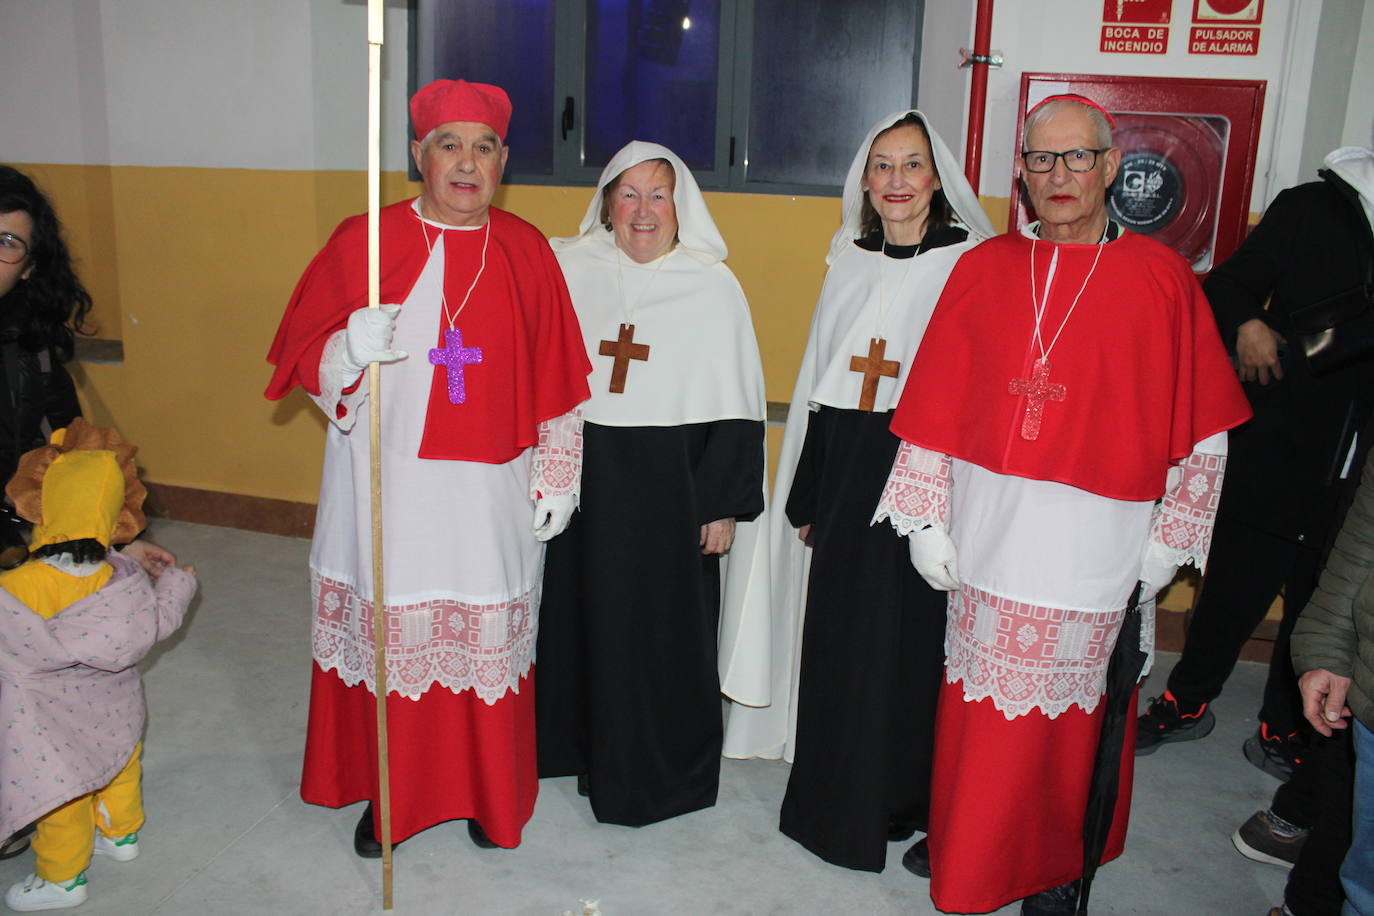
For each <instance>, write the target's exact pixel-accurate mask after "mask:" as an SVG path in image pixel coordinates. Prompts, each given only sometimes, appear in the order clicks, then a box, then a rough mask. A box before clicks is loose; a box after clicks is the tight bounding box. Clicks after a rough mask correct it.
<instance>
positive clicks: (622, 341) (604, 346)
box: [599, 324, 649, 394]
mask: <svg viewBox="0 0 1374 916" xmlns="http://www.w3.org/2000/svg"><path fill="white" fill-rule="evenodd" d="M599 352H600V353H601V355H602V356H613V357H615V364H614V365H613V366H612V367H611V394H624V393H625V374H626V373H627V372H629V371H630V360H632V359H638V360H648V358H649V345H648V344H637V343H635V326H634V325H632V324H622V325H621V326H620V336H619V337H617V338H616V339H615V340H603V341H601V349H600V351H599Z"/></svg>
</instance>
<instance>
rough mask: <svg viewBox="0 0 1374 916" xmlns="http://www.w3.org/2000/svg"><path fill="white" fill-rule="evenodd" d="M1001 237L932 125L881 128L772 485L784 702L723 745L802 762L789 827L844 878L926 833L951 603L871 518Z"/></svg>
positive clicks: (847, 198)
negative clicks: (949, 333)
mask: <svg viewBox="0 0 1374 916" xmlns="http://www.w3.org/2000/svg"><path fill="white" fill-rule="evenodd" d="M992 234H993V230H992V226H991V225H990V224H989V222H988V220H987V217H986V216H985V215H984V213H983V211H982V209H981V208H980V206H979V204H978V198H977V195H976V194H975V193H974V192H973V189H972V188H971V187H970V186H969V185H968V183H967V182H966V181H965V180H964V177H963V175H962V174H961V172H960V170H959V168H958V165H957V163H956V162H955V161H954V158H953V156H952V155H951V154H950V152H949V150H948V149H947V148H946V147H945V145H944V143H943V142H942V141H941V140H940V138H939V137H938V136H937V135H936V134H935V133H934V132H933V131H932V130H931V129H930V126H929V124H928V122H927V121H926V118H925V116H924V115H923V114H921V113H920V112H918V111H900V112H895V113H894V114H892V115H889V116H888V117H886V118H884V119H883V120H881V121H879V122H878V123H877V124H876V125H874V127H873V128H872V130H870V131H869V134H868V136H867V137H865V138H864V141H863V143H862V144H861V145H860V146H859V149H858V152H857V153H856V155H855V157H854V161H853V164H852V165H851V166H850V169H849V173H848V177H847V178H846V180H845V186H844V197H843V216H842V222H841V226H840V228H839V230H838V231H837V232H836V233H835V236H834V238H833V239H832V241H831V245H830V252H829V255H828V256H827V258H826V262H827V263H828V264H829V271H828V272H827V274H826V278H825V284H824V286H823V287H822V290H821V296H820V300H819V302H818V303H817V305H816V311H815V316H814V318H813V321H812V325H811V336H810V339H809V341H808V343H807V348H806V352H805V355H804V357H803V360H802V367H801V372H800V374H799V376H798V378H797V385H796V389H795V393H794V395H793V399H792V406H791V412H790V414H789V416H788V422H787V430H786V436H785V439H784V443H783V449H782V457H781V460H780V462H779V469H778V477H777V481H776V486H775V490H774V501H775V503H776V504H778V505H781V506H785V508H786V519H787V521H788V522H790V529H789V527H788V526H787V525H786V524H784V523H783V521H782V520H781V519H780V518H775V520H774V523H773V528H774V530H773V532H772V536H773V539H774V541H773V546H774V554H773V562H772V565H773V575H774V581H773V602H774V634H773V650H774V656H775V658H778V659H780V661H778V662H777V663H775V666H774V669H773V674H774V681H773V687H772V694H773V698H774V703H773V706H772V707H771V708H770V709H757V710H755V709H738V708H736V709H734V710H732V711H731V717H730V729H729V735H728V739H727V745H726V753H727V754H729V755H730V756H778V754H779V753H781V755H782V756H784V757H787V758H789V759H791V760H792V762H793V766H792V773H791V777H790V779H789V781H788V786H787V794H786V797H785V799H784V801H783V806H782V815H781V829H782V831H783V833H785V834H787V835H788V836H790V837H792V838H793V839H795V840H797V842H799V843H801V844H802V845H804V846H805V847H806V848H807V849H809V850H811V851H812V852H814V853H815V854H816V855H818V856H820V857H821V858H823V859H825V860H826V861H828V862H833V863H835V864H837V865H843V866H847V867H849V868H857V869H866V870H870V871H881V870H882V868H883V866H884V864H885V861H886V857H887V843H888V841H889V840H897V839H905V838H907V837H909V836H911V834H912V833H913V832H914V831H915V830H919V829H924V827H925V819H926V816H927V808H928V803H929V783H930V765H931V737H932V734H933V732H934V714H935V698H936V694H937V691H938V687H939V681H940V675H941V670H942V667H943V663H944V651H943V640H944V626H945V603H946V594H945V593H944V592H939V591H935V590H933V589H932V588H930V586H928V585H927V584H926V583H925V582H924V581H923V580H922V579H921V577H920V575H919V574H918V573H917V572H916V570H915V569H914V568H913V567H912V564H911V560H910V559H909V557H908V550H907V544H906V543H905V539H903V538H899V537H894V536H893V535H894V532H892V531H891V530H888V529H887V528H886V527H885V526H879V527H871V526H870V522H871V520H872V518H873V513H874V510H875V508H876V507H877V504H878V498H879V496H881V494H882V490H883V485H884V482H885V481H886V478H887V474H888V472H889V471H890V470H891V468H892V461H893V457H894V455H895V454H896V452H897V446H898V444H899V440H898V439H897V437H896V436H894V435H893V434H892V433H891V432H889V431H888V423H889V421H890V419H891V416H892V411H893V409H894V408H895V407H896V406H897V399H898V397H899V396H900V394H901V392H902V388H903V386H904V385H905V381H906V376H907V372H908V370H909V369H910V365H911V360H912V357H913V356H914V355H915V353H916V349H917V345H918V344H919V343H920V341H921V335H922V334H923V333H924V331H925V326H926V322H927V321H928V320H929V318H930V314H931V312H932V310H933V309H934V307H935V303H936V301H937V300H938V299H939V297H940V291H941V289H942V288H943V287H944V283H945V280H946V278H947V277H948V276H949V272H950V270H951V269H952V268H953V267H954V263H955V261H956V260H957V259H958V258H959V256H960V255H961V254H962V253H963V252H964V251H967V250H968V249H969V248H971V247H972V246H973V245H974V244H976V243H977V242H979V241H981V240H982V239H983V238H986V237H988V236H990V235H992ZM798 652H799V653H800V659H799V661H795V660H796V656H797V653H798ZM789 658H791V659H794V663H793V664H790V665H789V664H786V662H785V660H786V659H789ZM794 671H796V672H798V674H797V677H796V679H795V680H792V679H791V677H790V676H791V674H792V672H794ZM789 695H790V700H791V702H790V708H789V707H788V704H786V703H785V702H784V701H783V700H782V699H780V698H786V697H789Z"/></svg>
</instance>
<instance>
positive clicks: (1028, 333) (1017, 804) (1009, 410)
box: [892, 233, 1250, 913]
mask: <svg viewBox="0 0 1374 916" xmlns="http://www.w3.org/2000/svg"><path fill="white" fill-rule="evenodd" d="M1031 247H1032V245H1031V240H1030V239H1028V238H1025V237H1024V236H1020V235H1010V234H1008V235H1002V236H999V237H998V238H995V239H992V240H990V241H987V242H984V243H983V244H982V245H980V246H978V247H977V248H975V249H973V250H972V251H970V252H968V253H967V254H965V255H964V256H963V257H962V258H961V259H960V261H959V263H958V265H957V266H956V267H955V269H954V272H953V273H952V274H951V276H950V278H949V282H948V283H947V284H946V286H945V290H944V293H943V295H942V296H941V299H940V302H939V304H938V305H937V307H936V309H935V313H934V315H933V316H932V318H931V321H930V325H929V327H928V328H927V330H926V334H925V337H924V338H922V341H921V346H920V349H919V351H918V352H917V355H916V359H915V361H914V362H913V364H912V369H911V373H910V375H909V377H908V380H907V384H906V388H905V390H904V392H903V394H902V400H901V402H900V403H899V405H898V407H897V410H896V413H895V414H894V417H893V421H892V430H893V432H895V433H897V434H898V435H899V436H901V437H902V438H903V439H905V440H906V441H908V442H911V443H914V444H916V445H919V446H922V447H924V448H928V449H931V450H934V451H938V452H942V453H944V454H948V455H953V456H955V457H957V458H961V459H963V460H965V461H968V462H970V463H972V464H977V465H980V466H982V467H984V468H986V469H988V470H990V471H993V472H995V473H998V474H1005V475H1010V476H1014V477H1023V478H1028V479H1032V480H1046V481H1055V482H1058V483H1063V484H1067V485H1069V486H1074V487H1078V488H1080V489H1083V490H1087V491H1089V492H1092V493H1096V494H1098V495H1101V496H1104V497H1107V498H1109V499H1116V500H1130V501H1149V500H1154V499H1156V498H1158V497H1160V496H1162V495H1163V494H1164V491H1165V483H1166V477H1167V473H1168V470H1169V467H1170V466H1171V465H1172V464H1176V463H1178V462H1179V461H1180V460H1182V459H1184V458H1186V457H1187V456H1188V455H1189V454H1191V453H1192V451H1193V447H1194V446H1195V445H1196V444H1198V443H1199V442H1201V441H1203V440H1204V439H1206V438H1208V437H1209V436H1211V435H1213V434H1215V433H1217V432H1221V431H1222V430H1226V429H1229V428H1231V427H1233V426H1236V425H1237V424H1239V423H1241V422H1243V421H1244V420H1245V419H1247V418H1248V417H1249V414H1250V411H1249V406H1248V404H1247V402H1246V400H1245V396H1244V395H1243V393H1242V392H1241V389H1240V385H1239V383H1238V382H1237V381H1236V376H1235V372H1234V370H1233V369H1232V368H1231V366H1230V363H1229V361H1228V360H1227V357H1226V353H1225V351H1224V348H1223V347H1222V344H1221V341H1220V337H1219V335H1218V332H1217V329H1216V324H1215V321H1214V320H1213V318H1212V314H1211V310H1210V309H1209V308H1208V306H1207V302H1206V300H1205V299H1204V297H1203V295H1202V290H1201V288H1200V286H1199V285H1198V283H1197V281H1196V279H1195V278H1194V277H1193V275H1192V272H1191V271H1190V270H1189V269H1188V267H1187V265H1186V264H1185V263H1184V262H1183V261H1182V259H1181V258H1179V257H1178V256H1177V255H1176V254H1174V253H1173V252H1172V251H1169V250H1168V249H1167V248H1165V247H1164V246H1162V245H1160V244H1159V243H1157V242H1155V241H1153V240H1150V239H1147V238H1145V237H1143V236H1139V235H1135V234H1131V233H1125V234H1123V235H1122V236H1121V237H1120V238H1119V239H1117V240H1115V241H1112V242H1109V243H1107V244H1106V245H1105V246H1103V247H1102V249H1101V251H1100V259H1099V261H1098V263H1097V266H1096V268H1095V270H1093V272H1092V278H1091V281H1090V282H1088V283H1087V285H1086V287H1085V286H1084V279H1085V278H1086V277H1087V276H1088V273H1089V269H1090V266H1091V265H1092V263H1093V259H1094V257H1097V256H1098V255H1099V251H1098V246H1096V245H1058V246H1056V245H1054V244H1051V243H1048V242H1044V241H1041V242H1039V243H1038V244H1036V245H1035V291H1036V297H1037V298H1039V297H1044V296H1046V295H1047V293H1046V289H1045V286H1046V276H1047V274H1048V272H1049V265H1050V261H1051V257H1052V256H1053V254H1054V252H1055V249H1056V248H1057V249H1058V251H1059V261H1058V266H1057V269H1056V275H1055V279H1054V282H1053V284H1052V285H1051V286H1050V289H1049V291H1048V298H1047V301H1048V303H1049V304H1048V306H1047V308H1046V314H1045V315H1044V316H1043V317H1042V320H1041V333H1042V335H1043V340H1044V343H1045V345H1046V346H1047V347H1048V346H1049V345H1050V342H1051V341H1052V340H1053V339H1054V337H1055V335H1056V333H1058V332H1059V329H1060V326H1061V324H1063V326H1064V328H1063V333H1062V335H1061V336H1060V337H1059V340H1058V343H1057V344H1056V345H1055V346H1054V348H1053V350H1052V351H1051V353H1050V356H1049V364H1050V367H1051V371H1050V378H1049V381H1050V382H1051V383H1055V384H1063V385H1064V392H1063V395H1064V397H1063V400H1049V401H1046V402H1045V404H1044V413H1043V418H1042V422H1041V425H1040V430H1039V435H1038V437H1037V438H1035V439H1033V440H1028V439H1025V438H1023V437H1022V435H1021V430H1022V423H1023V420H1024V418H1025V414H1026V404H1027V398H1026V397H1025V396H1024V395H1014V394H1012V393H1011V391H1010V390H1009V383H1010V382H1011V381H1012V380H1013V379H1016V378H1020V379H1027V378H1029V377H1030V370H1031V369H1032V367H1033V364H1034V362H1036V361H1038V360H1039V358H1040V352H1039V348H1038V347H1037V346H1036V344H1035V342H1034V340H1033V334H1034V329H1035V317H1034V310H1033V306H1032V294H1031V266H1030V265H1031ZM1080 288H1082V290H1083V292H1082V295H1081V297H1079V301H1078V305H1077V307H1076V308H1075V309H1074V310H1073V313H1072V315H1071V316H1070V317H1069V319H1068V321H1067V323H1065V317H1066V315H1068V312H1069V309H1070V307H1071V305H1072V303H1073V302H1074V299H1075V296H1076V295H1077V294H1078V293H1079V290H1080ZM1006 511H1008V512H1014V511H1017V507H1016V506H1007V507H1006ZM1017 597H1018V598H1022V597H1024V598H1026V599H1027V600H1031V599H1033V598H1034V596H1017ZM956 598H957V596H956ZM1032 603H1034V602H1032ZM1132 708H1134V707H1132ZM1104 709H1105V707H1104V705H1103V704H1098V706H1097V707H1096V708H1095V710H1094V711H1093V712H1092V713H1087V712H1084V711H1083V709H1082V708H1081V707H1079V706H1072V707H1070V708H1069V709H1068V710H1067V711H1066V712H1063V713H1061V714H1060V715H1059V716H1058V717H1057V718H1055V719H1050V718H1048V717H1047V716H1046V715H1045V714H1044V713H1043V712H1041V711H1040V710H1038V709H1037V710H1034V711H1032V712H1030V713H1029V714H1027V715H1023V716H1018V717H1017V718H1014V719H1008V718H1007V716H1006V715H1005V714H1004V713H1003V712H1002V711H1001V710H999V709H998V708H997V707H996V705H995V704H994V700H993V699H992V698H990V697H989V698H984V699H981V700H979V701H978V702H976V703H971V702H968V701H966V700H965V698H964V684H963V682H962V681H958V682H956V683H953V684H951V683H948V682H946V683H944V684H943V685H942V687H941V691H940V701H939V709H938V711H937V715H936V736H935V755H936V759H935V766H934V773H933V777H932V786H931V798H932V803H931V817H930V834H929V836H930V840H929V843H930V855H931V871H932V880H931V896H932V898H933V900H934V902H935V905H936V906H937V907H939V908H940V909H941V910H945V911H950V912H960V913H982V912H987V911H990V910H994V909H997V908H998V907H1001V906H1003V905H1005V904H1007V903H1009V902H1011V901H1014V900H1017V899H1021V898H1024V897H1027V896H1030V895H1033V894H1036V893H1039V892H1040V891H1044V890H1048V889H1050V888H1053V887H1057V886H1059V885H1061V884H1065V883H1068V882H1069V881H1072V880H1074V879H1075V878H1077V877H1079V876H1080V875H1081V874H1082V862H1083V852H1082V841H1081V838H1082V825H1083V813H1084V807H1085V804H1086V801H1087V796H1088V786H1089V779H1090V776H1091V771H1092V765H1093V757H1094V754H1095V750H1096V747H1097V739H1098V733H1099V731H1100V729H1101V721H1102V714H1103V711H1104ZM1128 723H1129V724H1128V728H1127V735H1126V739H1125V751H1124V754H1123V756H1122V761H1121V769H1120V786H1121V792H1120V795H1119V797H1118V800H1117V804H1116V808H1115V816H1114V818H1113V822H1112V828H1111V832H1110V834H1109V837H1108V842H1107V846H1106V849H1105V852H1104V855H1103V861H1106V860H1108V859H1111V858H1114V857H1116V856H1118V855H1120V854H1121V852H1122V849H1123V847H1124V844H1125V835H1126V824H1127V819H1128V815H1129V812H1130V800H1131V778H1132V773H1133V764H1134V757H1133V756H1132V754H1131V748H1132V747H1133V746H1134V735H1135V717H1134V715H1131V716H1128Z"/></svg>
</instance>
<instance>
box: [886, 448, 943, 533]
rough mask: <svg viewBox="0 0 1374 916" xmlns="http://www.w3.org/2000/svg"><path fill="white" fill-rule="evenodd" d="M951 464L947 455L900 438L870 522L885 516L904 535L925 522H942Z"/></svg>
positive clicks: (923, 525)
mask: <svg viewBox="0 0 1374 916" xmlns="http://www.w3.org/2000/svg"><path fill="white" fill-rule="evenodd" d="M950 465H951V461H950V458H949V456H948V455H942V454H940V453H939V452H932V451H930V450H929V449H924V448H921V447H919V446H915V445H912V444H911V443H910V442H903V443H902V444H901V447H900V448H898V449H897V457H896V458H894V459H893V461H892V470H891V472H889V474H888V475H887V483H886V484H885V485H884V486H883V495H882V497H881V498H880V499H879V500H878V508H877V510H876V511H874V513H873V520H872V521H871V522H869V524H870V525H876V524H877V523H878V522H880V521H882V520H883V519H887V520H888V521H889V522H891V523H892V527H893V528H896V529H897V533H898V534H900V535H902V536H903V537H905V536H907V535H908V534H911V532H913V531H918V530H920V529H922V528H924V527H926V526H927V525H943V524H945V523H946V522H947V521H948V520H949V482H950Z"/></svg>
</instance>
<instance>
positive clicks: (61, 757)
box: [0, 553, 196, 836]
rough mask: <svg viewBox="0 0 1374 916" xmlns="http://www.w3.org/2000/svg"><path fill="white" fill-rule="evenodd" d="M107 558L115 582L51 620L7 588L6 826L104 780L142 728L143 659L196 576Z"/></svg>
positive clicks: (3, 703)
mask: <svg viewBox="0 0 1374 916" xmlns="http://www.w3.org/2000/svg"><path fill="white" fill-rule="evenodd" d="M108 559H109V562H110V563H111V565H113V566H114V575H113V576H112V577H111V579H110V582H109V584H107V585H106V586H105V587H104V588H102V589H100V591H98V592H96V593H95V594H93V595H91V596H90V597H88V598H84V599H82V600H81V601H78V602H77V603H75V604H73V605H71V606H70V607H68V608H67V609H65V610H64V611H62V612H61V613H60V614H58V615H56V616H55V617H53V618H51V619H49V620H44V619H43V618H42V617H39V616H38V615H37V614H35V613H34V612H33V611H31V610H30V609H29V608H28V607H26V606H25V605H24V604H22V603H21V602H19V601H18V600H17V599H15V598H14V596H12V595H11V594H9V593H8V592H6V591H4V590H3V589H0V728H2V729H4V744H3V747H4V753H3V754H0V836H9V835H10V834H11V833H12V832H14V831H15V830H16V829H18V828H20V827H23V826H24V825H25V824H29V823H31V822H33V821H35V820H37V819H38V818H40V817H42V816H43V815H45V814H47V813H48V812H50V811H52V810H53V809H55V808H57V807H59V806H60V805H64V804H66V803H67V802H69V801H71V800H72V799H74V798H79V797H81V796H82V795H86V794H88V793H90V792H94V791H95V790H97V789H101V788H104V787H105V786H106V785H108V784H109V783H110V781H111V780H112V779H114V777H115V776H116V775H117V774H118V773H119V771H120V769H122V768H123V767H124V765H125V764H126V763H128V761H129V757H130V756H131V755H132V754H133V752H134V745H135V744H137V743H138V740H139V738H140V737H141V736H142V734H143V724H144V721H145V718H146V711H145V708H144V704H143V683H142V681H141V680H140V678H139V673H138V668H137V667H136V666H137V664H138V661H139V659H141V658H143V656H144V655H146V654H147V653H148V650H149V649H151V648H152V647H153V645H154V644H155V643H156V642H157V641H158V640H160V639H163V638H165V637H167V636H169V635H171V634H172V633H173V632H174V631H175V630H176V629H177V627H179V626H181V621H182V618H183V617H185V615H186V609H187V606H188V605H189V604H190V602H191V598H192V597H193V596H194V595H195V592H196V580H195V577H194V576H191V575H189V574H187V573H185V572H183V571H182V570H180V569H176V568H170V569H168V570H166V571H165V572H164V573H163V574H162V576H161V577H160V578H159V579H158V582H157V584H156V585H154V584H153V583H152V581H151V580H150V579H149V578H148V576H147V574H146V573H144V572H143V570H141V569H140V568H139V566H138V564H137V563H134V562H133V561H131V560H126V559H125V558H124V557H122V556H120V555H119V554H116V553H111V554H110V555H109V557H108Z"/></svg>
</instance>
